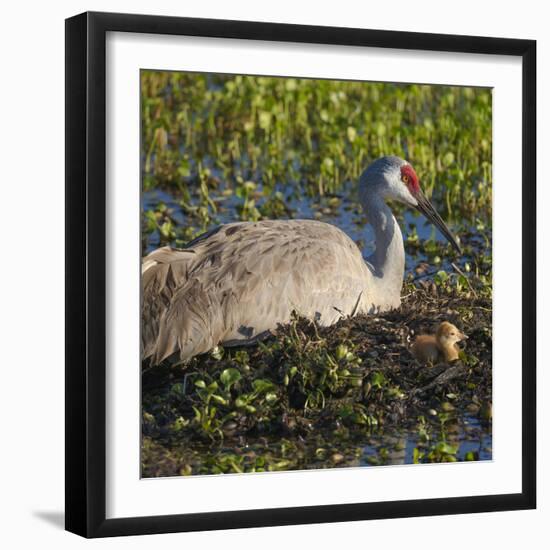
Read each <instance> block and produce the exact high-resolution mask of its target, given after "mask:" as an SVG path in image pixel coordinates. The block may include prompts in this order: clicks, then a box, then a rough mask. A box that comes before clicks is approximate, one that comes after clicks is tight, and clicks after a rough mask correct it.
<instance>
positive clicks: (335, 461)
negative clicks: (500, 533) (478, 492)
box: [141, 71, 492, 477]
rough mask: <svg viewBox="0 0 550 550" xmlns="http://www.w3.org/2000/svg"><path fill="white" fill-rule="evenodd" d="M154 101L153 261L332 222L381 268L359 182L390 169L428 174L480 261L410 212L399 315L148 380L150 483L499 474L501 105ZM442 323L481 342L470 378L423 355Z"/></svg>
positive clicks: (452, 100)
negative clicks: (316, 474) (214, 242)
mask: <svg viewBox="0 0 550 550" xmlns="http://www.w3.org/2000/svg"><path fill="white" fill-rule="evenodd" d="M141 86H142V106H141V107H142V108H141V113H142V151H141V162H142V191H143V193H142V251H143V253H146V252H148V251H150V250H152V249H154V248H156V247H157V246H160V245H164V244H171V245H173V246H183V245H184V244H185V243H186V242H188V241H189V240H191V239H192V238H194V237H196V236H197V235H198V234H200V233H202V232H204V231H206V230H207V229H210V228H212V227H213V226H215V225H217V224H219V223H225V222H229V221H237V220H246V221H255V220H259V219H263V218H315V219H320V220H323V221H327V222H329V223H332V224H335V225H337V226H339V227H340V228H342V229H343V230H344V231H346V233H348V234H349V235H350V236H351V237H352V238H353V239H354V240H355V242H356V243H357V244H358V246H359V247H360V249H361V250H362V251H363V253H364V255H365V256H367V255H368V254H369V253H370V252H371V251H372V249H373V247H374V243H373V236H372V234H371V233H370V232H369V231H368V230H367V229H366V228H365V223H366V222H367V220H366V219H365V216H364V214H363V212H362V211H361V207H360V205H359V203H358V201H357V196H356V185H355V183H356V180H357V178H358V176H359V175H360V173H361V171H362V170H363V169H364V168H365V167H366V166H367V165H368V164H369V163H370V162H371V161H372V160H374V159H376V158H378V157H380V156H383V155H387V154H394V155H398V156H402V157H404V158H407V159H409V160H411V161H412V162H413V164H414V166H415V168H416V170H417V172H418V174H419V176H420V181H421V185H422V187H423V189H424V191H425V192H426V194H427V195H428V196H431V199H432V201H433V202H434V204H435V206H436V207H437V209H438V210H439V211H440V213H441V215H442V217H443V218H444V219H446V220H447V221H448V222H449V225H450V226H451V227H452V229H453V230H454V232H455V234H458V235H459V236H460V238H461V244H462V247H463V252H464V254H463V255H462V256H460V257H459V256H458V255H457V254H456V253H455V252H454V251H453V250H452V249H451V247H450V246H449V245H448V244H447V243H446V242H444V241H442V240H441V239H440V236H439V235H438V234H436V233H435V230H434V229H433V228H432V227H431V226H429V225H426V224H425V221H424V220H423V219H422V218H419V217H418V218H417V217H415V216H414V215H412V214H410V213H404V212H403V211H402V209H401V208H400V207H399V206H398V205H392V208H393V209H394V212H395V213H396V216H397V217H398V220H399V221H400V223H401V225H402V227H403V229H404V236H405V247H406V252H407V272H406V277H405V282H404V287H403V296H404V299H403V304H402V306H401V308H400V309H398V310H395V311H391V312H388V313H384V314H381V315H372V316H362V317H355V318H353V319H342V320H341V321H340V322H339V323H338V324H337V325H335V326H333V327H329V328H321V327H318V326H316V325H315V324H313V323H310V322H309V321H307V320H305V319H300V318H298V317H296V318H295V319H294V320H293V322H292V323H291V324H290V325H289V326H286V327H280V328H279V330H278V331H277V334H275V335H274V336H273V337H272V338H270V339H268V340H265V341H264V342H262V343H261V344H260V345H258V346H256V347H246V348H245V347H242V348H227V349H224V348H222V347H218V348H216V349H214V350H213V351H212V352H211V353H209V354H206V355H203V356H199V357H195V358H193V359H192V360H191V361H190V363H189V364H187V365H185V366H178V367H169V366H166V365H163V366H160V367H155V368H153V369H148V368H146V366H144V367H145V368H144V370H143V373H142V391H143V393H142V409H143V410H142V434H143V437H142V475H143V476H145V477H152V476H168V475H188V474H206V473H230V472H245V471H246V472H249V471H272V470H287V469H309V468H326V467H340V466H351V465H356V466H359V465H365V466H370V465H383V464H396V463H412V462H416V463H420V462H442V461H445V462H449V461H456V460H483V459H490V458H491V456H492V450H491V446H492V439H491V416H492V412H491V403H492V369H491V361H492V257H491V254H492V252H491V229H492V228H491V216H492V210H491V204H492V180H491V154H492V153H491V132H492V126H491V118H492V115H491V108H492V107H491V105H492V104H491V92H490V90H487V89H474V88H464V87H462V88H456V87H455V88H453V87H445V86H420V85H393V84H380V83H364V82H336V81H321V80H306V79H279V78H267V77H247V76H231V75H210V74H190V73H177V72H159V71H143V72H142V74H141ZM441 320H448V321H451V322H453V323H454V324H456V325H457V326H458V327H459V328H460V329H461V330H463V331H464V332H465V333H466V334H467V335H468V336H469V340H468V341H467V345H466V347H465V348H464V350H463V351H462V352H461V354H460V359H459V360H458V361H457V362H455V363H453V364H452V365H441V366H429V365H423V364H421V363H419V362H417V361H416V360H415V359H414V358H413V357H412V355H411V354H410V351H409V349H408V348H409V345H410V342H411V339H412V338H413V337H414V335H416V334H419V333H421V332H430V331H433V329H434V328H435V326H436V325H437V324H438V322H440V321H441Z"/></svg>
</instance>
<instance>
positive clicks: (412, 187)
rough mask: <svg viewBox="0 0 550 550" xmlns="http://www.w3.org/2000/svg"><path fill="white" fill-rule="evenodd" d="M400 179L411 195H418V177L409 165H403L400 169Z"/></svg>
mask: <svg viewBox="0 0 550 550" xmlns="http://www.w3.org/2000/svg"><path fill="white" fill-rule="evenodd" d="M401 179H402V181H403V183H405V185H406V186H407V187H408V188H409V191H410V192H411V193H418V192H419V191H420V183H419V182H418V176H417V175H416V172H415V171H414V168H413V167H412V166H411V165H410V164H405V165H404V166H402V167H401Z"/></svg>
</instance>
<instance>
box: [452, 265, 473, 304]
mask: <svg viewBox="0 0 550 550" xmlns="http://www.w3.org/2000/svg"><path fill="white" fill-rule="evenodd" d="M451 265H452V266H453V269H454V270H455V271H456V272H457V273H458V274H459V275H462V276H463V277H464V279H466V282H467V283H468V286H469V287H470V290H471V291H472V292H473V293H474V296H475V297H476V298H477V297H478V296H477V292H476V291H475V290H474V287H473V286H472V283H470V279H468V277H466V275H465V274H464V271H462V269H460V267H458V266H457V265H456V264H455V263H454V262H451Z"/></svg>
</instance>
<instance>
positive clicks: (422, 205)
mask: <svg viewBox="0 0 550 550" xmlns="http://www.w3.org/2000/svg"><path fill="white" fill-rule="evenodd" d="M414 198H415V199H416V201H417V203H418V204H417V205H416V209H417V210H418V211H419V212H421V213H422V214H424V216H426V218H428V220H429V221H431V222H432V223H433V224H434V225H435V226H436V227H437V228H438V229H439V230H440V231H441V233H443V235H444V236H445V238H446V239H447V240H448V241H449V242H450V243H451V245H452V246H453V248H454V249H455V250H456V251H457V252H458V253H459V254H462V250H460V246H459V245H458V243H457V242H456V239H455V238H454V236H453V234H452V233H451V231H450V230H449V228H448V227H447V225H446V224H445V222H444V221H443V220H442V219H441V216H440V215H439V214H438V213H437V212H436V210H435V208H434V207H433V206H432V203H431V202H430V201H429V200H428V199H427V198H426V197H425V196H424V194H423V193H422V191H420V190H419V191H418V192H417V193H415V195H414Z"/></svg>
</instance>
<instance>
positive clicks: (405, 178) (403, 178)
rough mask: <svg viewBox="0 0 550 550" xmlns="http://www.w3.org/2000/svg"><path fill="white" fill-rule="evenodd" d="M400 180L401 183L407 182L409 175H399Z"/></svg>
mask: <svg viewBox="0 0 550 550" xmlns="http://www.w3.org/2000/svg"><path fill="white" fill-rule="evenodd" d="M401 181H402V182H403V183H409V176H407V174H403V176H402V177H401Z"/></svg>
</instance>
